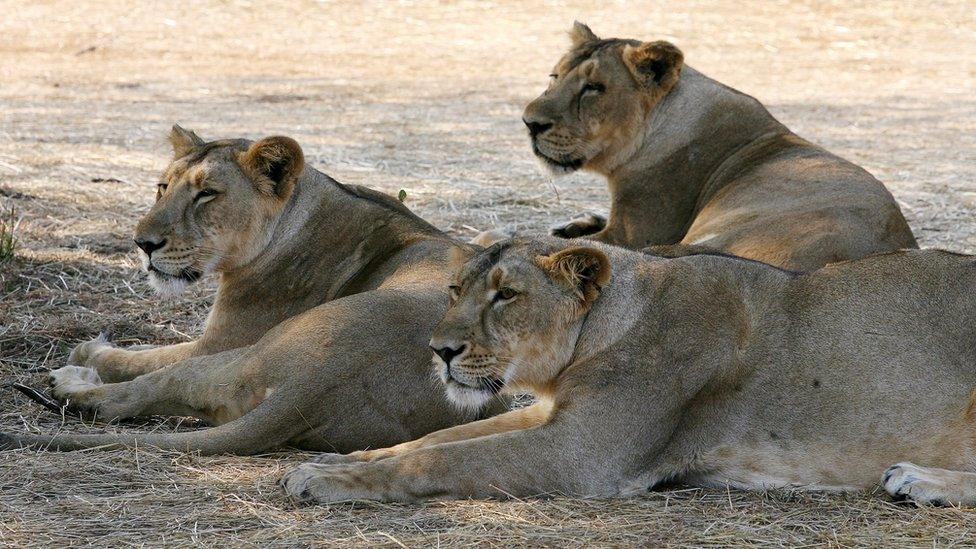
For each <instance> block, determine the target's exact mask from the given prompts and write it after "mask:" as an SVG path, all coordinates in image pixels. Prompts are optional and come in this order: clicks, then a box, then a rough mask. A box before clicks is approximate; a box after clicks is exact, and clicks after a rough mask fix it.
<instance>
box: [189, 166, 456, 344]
mask: <svg viewBox="0 0 976 549" xmlns="http://www.w3.org/2000/svg"><path fill="white" fill-rule="evenodd" d="M269 231H270V238H269V239H268V242H269V243H268V245H267V247H266V249H265V251H264V252H262V253H261V254H259V255H258V256H257V257H256V258H255V259H254V260H252V261H251V262H249V263H248V264H247V265H244V266H242V267H240V268H237V269H233V270H230V271H225V272H222V273H220V277H219V278H220V284H219V287H218V291H217V297H216V300H215V303H214V307H213V313H212V314H211V317H210V319H209V320H208V326H207V329H208V331H209V330H210V329H211V328H214V332H215V333H216V332H218V331H219V332H224V333H226V331H227V330H226V327H227V324H228V323H231V324H233V323H239V322H244V321H245V320H240V319H238V318H236V317H238V316H242V315H243V316H244V317H245V319H246V323H247V325H248V328H247V330H248V331H252V330H253V329H254V324H255V323H258V324H261V323H262V322H264V323H266V324H268V326H265V327H264V329H270V328H271V327H273V326H274V325H275V324H277V323H278V322H280V321H281V320H283V319H284V318H287V317H290V316H293V315H295V314H298V313H300V312H303V311H305V310H307V309H310V308H312V307H314V306H317V305H319V304H321V303H323V302H326V301H329V300H332V299H338V298H340V297H343V296H344V295H348V294H350V293H355V292H357V291H365V290H368V289H371V288H372V287H376V286H378V285H379V284H381V283H382V276H383V273H386V272H387V271H389V269H386V268H384V265H385V263H388V262H390V261H395V260H396V257H397V254H398V253H399V252H400V251H402V250H404V249H405V248H406V247H408V246H410V245H411V244H413V243H415V242H418V241H419V240H425V239H429V238H433V237H437V236H440V233H439V232H438V231H437V230H436V229H435V228H434V227H432V226H430V225H428V224H426V223H425V222H423V221H422V220H420V218H417V217H416V216H413V215H412V214H410V213H409V212H408V211H405V210H400V209H397V208H396V207H392V206H390V204H389V203H388V202H384V200H383V199H382V195H379V193H376V196H373V195H372V194H368V193H364V192H362V191H358V192H356V191H354V190H350V189H349V188H348V187H345V186H343V185H341V184H339V183H337V182H336V181H334V180H333V179H332V178H330V177H329V176H327V175H325V174H323V173H321V172H319V171H316V170H314V169H312V168H310V167H306V170H305V174H304V175H303V176H302V178H301V179H300V180H299V182H298V183H297V184H296V186H295V191H294V192H293V193H292V196H291V197H290V198H289V201H288V203H287V204H286V205H285V206H284V207H283V208H282V211H281V214H280V216H279V217H278V219H277V220H276V221H275V222H274V223H272V224H271V226H270V227H269ZM262 309H265V311H262ZM242 312H243V313H242ZM262 318H263V319H266V320H262ZM220 324H223V326H221V327H220V329H218V325H220Z"/></svg>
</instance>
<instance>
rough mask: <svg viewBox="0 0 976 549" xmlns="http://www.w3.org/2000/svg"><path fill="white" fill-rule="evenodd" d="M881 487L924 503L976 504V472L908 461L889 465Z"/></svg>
mask: <svg viewBox="0 0 976 549" xmlns="http://www.w3.org/2000/svg"><path fill="white" fill-rule="evenodd" d="M881 486H883V487H884V489H885V491H886V492H888V493H889V494H891V496H892V497H895V498H899V499H908V500H911V501H914V502H916V503H919V504H922V505H957V506H962V507H976V473H969V472H963V471H950V470H947V469H937V468H934V467H919V466H918V465H915V464H913V463H908V462H905V463H898V464H895V465H892V466H891V467H889V468H888V470H887V471H885V473H884V475H883V476H882V477H881Z"/></svg>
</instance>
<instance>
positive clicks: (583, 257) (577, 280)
mask: <svg viewBox="0 0 976 549" xmlns="http://www.w3.org/2000/svg"><path fill="white" fill-rule="evenodd" d="M539 264H540V266H541V267H542V268H543V269H546V270H547V271H549V275H550V276H552V277H553V278H555V279H556V280H559V281H560V282H562V283H565V284H568V285H569V286H570V287H571V288H572V289H573V291H574V293H575V294H576V297H578V298H579V300H580V301H582V302H583V303H584V304H586V305H589V304H592V303H593V300H595V299H596V298H597V296H599V295H600V290H602V289H603V286H605V285H606V283H607V281H608V280H610V273H611V270H612V269H611V267H610V260H609V259H608V258H607V255H606V254H605V253H603V252H601V251H600V250H597V249H595V248H587V247H584V246H577V247H574V248H567V249H565V250H561V251H558V252H556V253H554V254H552V255H547V256H543V257H540V258H539Z"/></svg>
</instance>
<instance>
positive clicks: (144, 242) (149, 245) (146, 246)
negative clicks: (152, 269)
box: [133, 238, 166, 256]
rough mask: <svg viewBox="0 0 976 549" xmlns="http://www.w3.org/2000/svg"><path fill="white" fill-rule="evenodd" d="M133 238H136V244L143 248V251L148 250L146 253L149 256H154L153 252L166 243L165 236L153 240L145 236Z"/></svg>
mask: <svg viewBox="0 0 976 549" xmlns="http://www.w3.org/2000/svg"><path fill="white" fill-rule="evenodd" d="M133 240H135V242H136V246H139V247H140V248H142V251H144V252H146V255H148V256H152V253H153V252H155V251H156V250H158V249H160V248H162V247H163V246H165V245H166V239H165V238H163V239H161V240H158V241H152V240H149V239H144V238H135V239H133Z"/></svg>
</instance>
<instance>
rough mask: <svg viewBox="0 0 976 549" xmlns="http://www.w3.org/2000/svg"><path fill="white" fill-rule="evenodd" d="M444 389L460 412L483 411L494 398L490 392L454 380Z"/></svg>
mask: <svg viewBox="0 0 976 549" xmlns="http://www.w3.org/2000/svg"><path fill="white" fill-rule="evenodd" d="M444 388H445V390H446V391H447V399H448V400H450V401H451V402H452V403H453V404H454V405H455V406H457V407H458V409H460V410H475V411H477V410H481V409H482V408H483V407H484V406H485V405H486V404H488V402H489V401H490V400H491V397H492V396H494V395H493V394H492V393H491V392H489V391H484V390H482V389H475V388H474V387H468V386H467V385H462V384H461V383H458V382H456V381H453V380H450V381H448V382H447V383H446V385H445V387H444Z"/></svg>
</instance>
